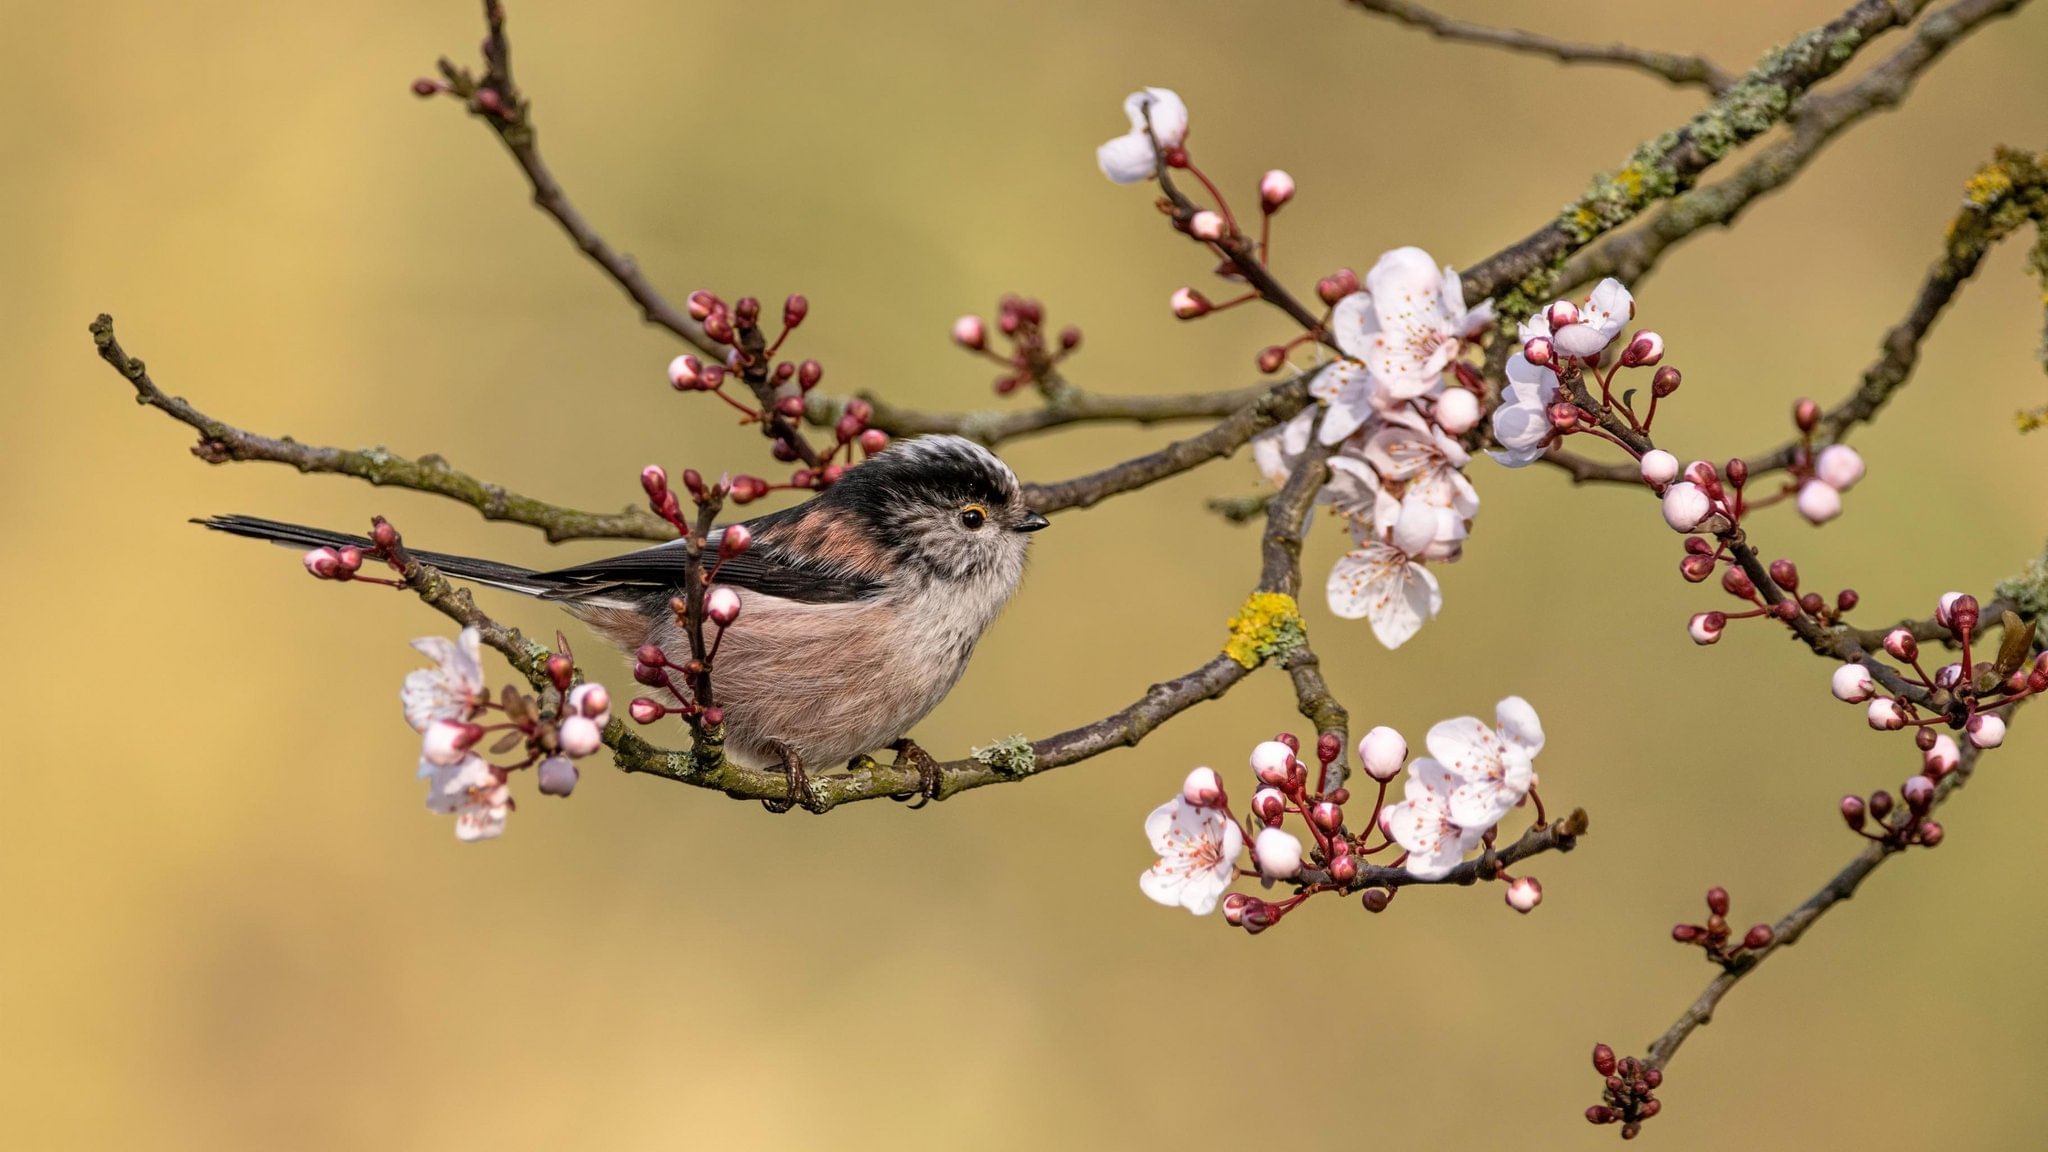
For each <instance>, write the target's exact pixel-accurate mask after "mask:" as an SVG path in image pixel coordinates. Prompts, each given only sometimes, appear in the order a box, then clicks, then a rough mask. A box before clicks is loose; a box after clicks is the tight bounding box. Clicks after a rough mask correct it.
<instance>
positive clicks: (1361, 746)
mask: <svg viewBox="0 0 2048 1152" xmlns="http://www.w3.org/2000/svg"><path fill="white" fill-rule="evenodd" d="M1358 762H1359V763H1360V764H1361V765H1363V766H1364V768H1365V774H1366V775H1368V776H1370V777H1372V778H1373V779H1375V780H1378V781H1379V782H1381V783H1382V784H1384V783H1386V782H1387V781H1389V780H1392V779H1393V778H1394V777H1396V776H1399V775H1400V774H1401V766H1402V765H1403V764H1406V763H1407V762H1408V741H1407V740H1406V739H1404V738H1403V737H1402V736H1401V734H1400V733H1399V732H1396V731H1394V730H1393V729H1392V728H1389V727H1387V726H1386V725H1384V724H1382V725H1380V726H1379V727H1377V728H1374V729H1373V730H1372V731H1370V732H1367V733H1366V734H1365V735H1364V736H1362V737H1360V738H1359V741H1358Z"/></svg>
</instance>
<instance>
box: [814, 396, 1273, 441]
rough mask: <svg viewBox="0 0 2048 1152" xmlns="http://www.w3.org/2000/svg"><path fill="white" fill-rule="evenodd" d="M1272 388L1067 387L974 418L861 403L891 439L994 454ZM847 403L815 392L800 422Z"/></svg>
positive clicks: (1201, 416) (1189, 413) (1191, 411)
mask: <svg viewBox="0 0 2048 1152" xmlns="http://www.w3.org/2000/svg"><path fill="white" fill-rule="evenodd" d="M1273 388H1274V385H1273V384H1272V383H1271V382H1270V381H1267V382H1262V383H1258V384H1251V385H1247V386H1246V387H1243V388H1231V389H1226V390H1224V391H1221V392H1191V393H1184V394H1181V395H1173V396H1143V395H1138V396H1121V395H1103V394H1100V393H1095V392H1088V391H1085V390H1083V389H1080V388H1076V387H1073V386H1071V385H1069V386H1068V387H1067V388H1065V389H1062V390H1061V391H1060V392H1058V393H1057V394H1055V395H1053V396H1051V397H1048V398H1047V400H1046V402H1045V403H1044V404H1042V405H1039V406H1038V407H1035V408H985V409H981V410H979V411H974V412H924V411H919V410H917V409H914V408H901V407H898V406H896V405H894V404H891V403H889V402H888V401H886V400H883V399H882V398H880V397H878V396H876V395H874V394H873V393H871V392H862V393H861V394H860V397H861V399H863V400H866V401H867V402H868V403H869V404H870V405H872V406H873V407H874V414H873V415H872V416H870V417H869V418H868V426H869V427H871V428H880V429H881V430H882V431H884V432H887V433H888V434H889V435H891V436H923V435H927V434H930V433H935V432H943V433H949V434H951V435H954V436H965V437H967V438H968V439H970V440H974V441H978V442H979V443H981V444H984V445H987V446H988V447H990V448H994V447H996V446H998V445H1000V444H1002V443H1003V442H1005V441H1008V440H1015V439H1018V438H1020V437H1023V436H1029V435H1032V434H1034V433H1038V432H1047V431H1051V430H1053V429H1055V428H1063V427H1065V426H1067V425H1069V424H1081V423H1130V424H1163V423H1166V422H1168V421H1173V420H1216V419H1221V418H1222V417H1225V416H1228V415H1230V414H1232V413H1233V412H1236V411H1238V410H1239V409H1241V408H1243V407H1244V406H1245V405H1247V404H1250V403H1251V402H1252V401H1254V400H1257V399H1258V398H1259V397H1261V396H1263V395H1265V394H1266V393H1268V392H1271V391H1272V390H1273ZM846 403H847V402H846V400H845V399H844V398H842V397H837V396H826V395H820V394H818V393H815V392H814V393H812V394H811V395H810V396H809V397H807V398H806V405H805V408H804V418H805V419H806V420H808V421H809V422H811V423H812V424H817V425H821V426H825V427H830V426H831V425H833V424H835V423H837V422H838V420H839V416H840V414H841V413H842V412H844V411H846Z"/></svg>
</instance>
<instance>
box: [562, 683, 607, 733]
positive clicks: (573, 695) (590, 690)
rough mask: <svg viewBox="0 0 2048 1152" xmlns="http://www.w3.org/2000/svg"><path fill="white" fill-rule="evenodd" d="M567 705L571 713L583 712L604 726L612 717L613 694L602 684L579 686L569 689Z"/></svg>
mask: <svg viewBox="0 0 2048 1152" xmlns="http://www.w3.org/2000/svg"><path fill="white" fill-rule="evenodd" d="M566 703H567V706H568V708H569V710H570V711H572V712H581V713H582V714H583V715H585V716H588V717H590V718H591V719H592V720H595V721H597V722H598V724H600V725H602V724H603V723H604V722H605V720H606V718H608V717H609V716H610V715H611V710H612V694H611V693H610V692H607V691H605V688H604V685H602V684H578V685H577V686H575V687H574V688H571V689H569V699H568V701H567V702H566Z"/></svg>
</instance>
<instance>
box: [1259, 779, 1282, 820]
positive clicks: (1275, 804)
mask: <svg viewBox="0 0 2048 1152" xmlns="http://www.w3.org/2000/svg"><path fill="white" fill-rule="evenodd" d="M1252 815H1254V816H1257V817H1258V818H1259V819H1260V820H1261V821H1263V822H1265V823H1267V824H1278V823H1279V822H1280V821H1281V820H1283V819H1285V818H1286V816H1287V797H1286V796H1284V795H1282V794H1281V792H1280V790H1279V789H1278V788H1273V787H1266V788H1261V789H1259V790H1258V791H1257V792H1254V793H1252Z"/></svg>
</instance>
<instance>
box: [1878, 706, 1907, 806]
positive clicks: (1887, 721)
mask: <svg viewBox="0 0 2048 1152" xmlns="http://www.w3.org/2000/svg"><path fill="white" fill-rule="evenodd" d="M1870 726H1871V727H1872V728H1875V729H1876V730H1878V731H1879V732H1896V731H1898V730H1899V729H1901V728H1904V727H1905V726H1906V712H1905V710H1904V709H1903V708H1901V707H1899V702H1898V701H1897V700H1891V699H1887V698H1885V697H1882V696H1880V697H1878V698H1877V699H1875V700H1872V701H1871V702H1870ZM1880 795H1881V793H1880ZM1880 815H1882V814H1881V813H1880Z"/></svg>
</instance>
